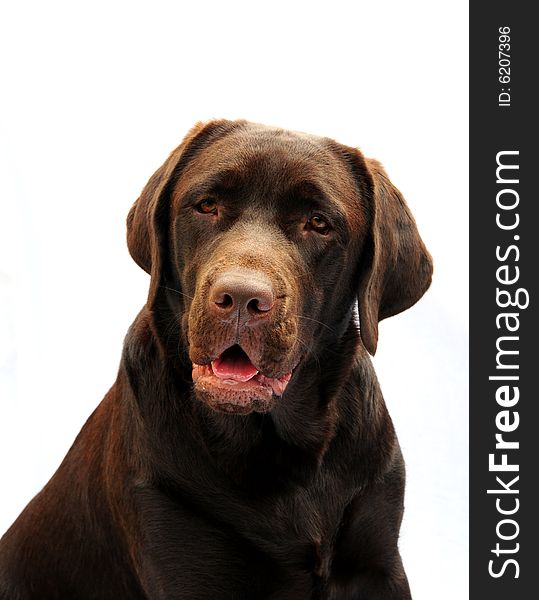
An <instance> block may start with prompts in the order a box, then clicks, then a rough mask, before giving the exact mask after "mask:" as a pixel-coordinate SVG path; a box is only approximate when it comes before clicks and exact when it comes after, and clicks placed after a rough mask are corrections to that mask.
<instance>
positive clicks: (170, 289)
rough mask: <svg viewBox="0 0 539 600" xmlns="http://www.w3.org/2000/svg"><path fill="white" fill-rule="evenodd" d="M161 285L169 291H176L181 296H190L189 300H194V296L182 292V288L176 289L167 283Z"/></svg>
mask: <svg viewBox="0 0 539 600" xmlns="http://www.w3.org/2000/svg"><path fill="white" fill-rule="evenodd" d="M159 287H160V288H163V289H164V290H168V291H169V292H175V293H176V294H179V295H180V296H185V297H186V298H189V300H193V296H189V294H186V293H184V292H180V290H175V289H174V288H171V287H167V286H166V285H160V286H159Z"/></svg>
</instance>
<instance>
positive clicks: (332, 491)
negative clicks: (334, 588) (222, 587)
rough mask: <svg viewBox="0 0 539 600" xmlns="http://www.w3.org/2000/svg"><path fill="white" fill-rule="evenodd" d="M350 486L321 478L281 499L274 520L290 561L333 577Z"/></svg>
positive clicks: (317, 575) (321, 575)
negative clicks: (332, 565)
mask: <svg viewBox="0 0 539 600" xmlns="http://www.w3.org/2000/svg"><path fill="white" fill-rule="evenodd" d="M346 488H347V486H344V485H342V484H338V483H336V482H334V481H331V480H325V479H323V478H322V479H320V480H319V481H316V482H314V483H313V484H312V485H311V486H309V487H307V488H299V489H297V490H296V491H295V492H294V493H293V494H290V495H289V496H286V497H283V498H281V499H279V500H278V501H277V502H276V503H275V507H274V511H275V513H274V520H273V522H274V523H275V524H276V525H277V527H278V528H279V536H278V539H279V543H280V544H281V548H283V546H284V547H287V548H288V553H287V560H288V561H289V562H294V563H295V566H297V567H299V568H301V569H304V570H306V571H308V572H310V573H312V574H313V575H314V576H315V577H318V578H321V579H325V578H327V577H329V572H330V569H331V561H332V557H333V553H334V548H335V542H336V538H337V535H338V532H339V528H340V526H341V523H342V519H343V515H344V512H345V509H346V506H347V504H348V502H349V501H350V497H351V492H350V490H348V489H346Z"/></svg>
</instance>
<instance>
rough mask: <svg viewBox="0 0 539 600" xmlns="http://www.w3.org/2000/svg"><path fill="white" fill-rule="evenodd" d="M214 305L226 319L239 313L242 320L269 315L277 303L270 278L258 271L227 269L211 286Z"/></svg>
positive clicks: (212, 308)
mask: <svg viewBox="0 0 539 600" xmlns="http://www.w3.org/2000/svg"><path fill="white" fill-rule="evenodd" d="M209 302H210V309H211V310H212V312H213V313H214V314H215V315H216V316H218V317H220V318H221V319H223V320H229V319H230V317H232V316H233V315H236V314H237V315H238V317H239V319H240V321H243V322H246V321H253V320H258V319H262V318H264V317H267V316H269V314H270V313H271V310H272V308H273V306H274V304H275V293H274V290H273V286H272V285H271V282H270V280H269V279H268V278H267V277H266V276H265V275H264V274H263V273H260V272H258V271H251V270H248V269H241V270H239V269H238V270H233V271H226V272H224V273H221V274H220V275H218V277H217V279H216V280H215V282H214V283H213V285H212V286H211V288H210V294H209Z"/></svg>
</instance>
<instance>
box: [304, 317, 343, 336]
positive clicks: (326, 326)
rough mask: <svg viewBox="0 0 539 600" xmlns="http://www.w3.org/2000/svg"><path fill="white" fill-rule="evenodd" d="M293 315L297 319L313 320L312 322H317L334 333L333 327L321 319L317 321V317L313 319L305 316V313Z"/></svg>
mask: <svg viewBox="0 0 539 600" xmlns="http://www.w3.org/2000/svg"><path fill="white" fill-rule="evenodd" d="M294 316H296V317H297V318H298V319H307V320H308V321H313V322H314V323H318V324H319V325H322V326H323V327H325V328H326V329H328V330H329V331H331V333H336V331H335V329H333V328H332V327H330V326H329V325H326V324H325V323H323V322H322V321H319V320H318V319H313V318H312V317H306V316H305V315H294Z"/></svg>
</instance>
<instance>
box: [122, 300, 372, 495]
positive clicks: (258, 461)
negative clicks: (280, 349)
mask: <svg viewBox="0 0 539 600" xmlns="http://www.w3.org/2000/svg"><path fill="white" fill-rule="evenodd" d="M318 347H320V348H322V350H321V352H320V353H319V354H317V355H310V356H308V357H306V358H305V359H304V361H302V363H301V364H300V366H299V367H298V369H297V372H296V373H295V376H294V377H293V379H292V381H291V382H290V384H289V386H288V388H287V390H286V392H285V394H284V396H283V397H282V398H280V399H278V400H277V402H276V404H275V406H274V408H273V409H272V411H271V412H270V413H264V414H260V413H256V412H253V413H251V414H249V415H229V414H223V413H218V412H215V411H214V410H213V409H211V408H210V407H208V406H207V405H206V404H204V403H202V402H200V401H199V400H197V398H196V397H195V394H194V392H193V386H192V380H191V364H190V362H189V360H188V357H187V352H186V351H185V349H184V348H182V347H181V346H178V345H176V348H177V349H178V348H179V349H180V351H179V352H178V354H177V357H176V360H171V359H170V356H167V354H168V351H167V348H166V347H165V346H164V345H163V344H162V343H161V342H160V339H159V333H158V327H156V324H155V323H154V321H153V316H152V314H151V312H150V311H149V310H147V309H143V310H142V311H141V313H140V314H139V315H138V317H137V319H136V320H135V322H134V323H133V325H132V326H131V328H130V330H129V333H128V335H127V336H126V341H125V346H124V355H123V363H122V364H123V368H124V370H125V374H126V376H127V379H128V382H129V385H130V387H131V390H132V392H133V399H134V401H135V404H136V406H135V408H136V410H137V412H138V413H139V414H140V416H141V422H142V423H143V428H144V431H145V438H146V443H148V444H150V445H151V446H152V454H153V455H154V456H155V458H156V462H157V464H158V465H159V467H158V469H162V470H164V471H166V472H167V475H166V477H167V478H168V479H170V478H171V477H172V478H173V477H174V472H175V470H176V469H178V468H180V465H183V466H182V467H181V468H183V469H185V468H186V465H187V467H189V461H186V460H185V456H182V452H184V451H187V449H188V451H189V453H190V454H192V453H193V450H192V448H193V447H197V448H199V450H200V456H198V457H192V460H193V461H195V462H192V463H191V467H190V468H192V469H194V468H196V462H198V461H200V460H204V461H210V462H213V463H214V464H215V467H216V468H217V469H219V470H221V471H224V472H225V473H226V474H227V475H228V476H229V477H230V478H231V479H232V480H234V481H235V482H236V483H241V484H247V485H252V486H253V487H254V488H256V489H257V490H259V491H263V490H264V488H265V487H266V486H268V485H271V486H272V488H275V486H279V485H280V484H281V485H282V486H286V485H287V484H289V483H290V482H297V483H303V482H304V480H305V478H308V477H310V476H311V475H312V474H313V473H314V472H315V471H316V468H317V467H318V466H319V465H320V463H321V461H322V460H323V457H324V454H325V452H326V451H327V449H328V447H329V445H330V443H331V441H332V439H333V437H334V435H335V432H336V429H337V427H338V425H339V424H338V423H337V414H338V413H339V411H337V410H336V408H337V407H336V406H335V403H336V402H337V399H338V397H339V396H340V395H341V391H342V390H341V388H342V386H343V385H346V382H348V381H349V379H350V372H351V370H352V369H353V365H354V362H355V361H354V357H355V356H356V354H357V352H358V349H359V351H363V350H362V348H361V343H360V341H359V336H358V332H357V325H356V323H355V321H354V318H353V313H352V311H351V310H350V311H349V313H348V315H347V318H346V326H345V327H344V326H343V327H342V328H341V332H340V336H339V337H335V339H332V340H329V339H328V340H324V343H322V344H318ZM338 382H340V383H338ZM156 390H159V395H160V396H161V397H166V398H167V399H168V402H166V403H162V402H159V403H158V402H154V401H153V399H154V397H155V394H156ZM193 442H194V444H193ZM180 457H181V458H182V459H181V460H180ZM296 465H301V471H300V470H298V469H297V468H296ZM306 465H311V467H312V468H311V469H309V468H306Z"/></svg>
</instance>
